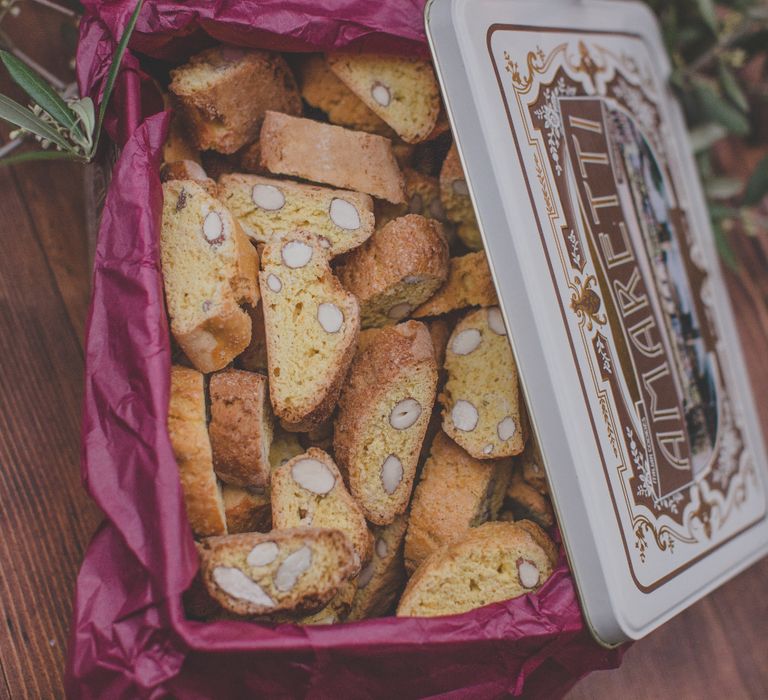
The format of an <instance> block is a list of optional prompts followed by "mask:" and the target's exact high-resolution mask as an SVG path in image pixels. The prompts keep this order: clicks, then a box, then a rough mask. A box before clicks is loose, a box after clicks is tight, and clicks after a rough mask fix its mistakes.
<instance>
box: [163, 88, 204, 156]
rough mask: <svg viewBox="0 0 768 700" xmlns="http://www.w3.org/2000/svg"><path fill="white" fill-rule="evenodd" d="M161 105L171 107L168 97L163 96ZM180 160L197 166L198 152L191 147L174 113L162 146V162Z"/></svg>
mask: <svg viewBox="0 0 768 700" xmlns="http://www.w3.org/2000/svg"><path fill="white" fill-rule="evenodd" d="M163 104H164V106H165V108H166V109H171V108H172V107H173V104H172V102H171V96H170V95H167V94H164V95H163ZM180 160H188V161H192V162H194V163H198V164H199V163H200V152H199V151H198V150H197V149H196V148H195V147H194V146H193V145H192V141H191V139H190V138H189V134H188V133H187V130H186V128H185V127H184V124H183V122H182V120H181V118H180V117H179V115H178V113H176V112H174V113H173V114H172V115H171V122H170V124H169V125H168V136H167V137H166V139H165V143H164V144H163V162H164V163H173V162H176V161H180Z"/></svg>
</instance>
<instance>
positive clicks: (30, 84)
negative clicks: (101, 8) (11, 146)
mask: <svg viewBox="0 0 768 700" xmlns="http://www.w3.org/2000/svg"><path fill="white" fill-rule="evenodd" d="M143 4H144V0H138V2H137V3H136V7H135V8H134V10H133V12H132V13H131V16H130V18H129V20H128V24H127V25H126V27H125V30H124V31H123V34H122V36H121V37H120V41H119V43H118V45H117V48H116V49H115V55H114V58H113V60H112V63H111V65H110V67H109V72H108V73H107V79H106V82H105V85H104V90H103V94H102V98H101V104H100V105H99V112H98V117H97V116H96V110H95V108H94V104H93V100H92V99H91V98H90V97H87V96H86V97H81V98H79V99H75V100H70V101H69V102H68V101H67V100H65V99H64V98H63V97H62V96H61V95H60V94H59V93H58V92H57V91H56V90H55V89H54V88H53V87H51V85H49V83H48V82H47V81H46V80H45V79H44V78H43V77H42V76H41V75H40V74H39V73H37V71H35V70H33V69H32V68H30V67H29V66H28V65H27V64H26V63H24V62H23V61H21V60H19V59H18V58H16V56H14V55H13V54H11V53H8V52H7V51H0V60H2V63H3V64H4V65H5V67H6V69H7V70H8V72H9V73H10V75H11V78H12V79H13V80H14V82H15V83H17V84H18V85H19V86H20V87H21V88H22V89H23V90H24V91H25V92H26V93H27V95H29V97H30V99H31V100H32V106H31V108H28V107H25V106H23V105H21V104H19V103H18V102H15V101H14V100H12V99H10V98H9V97H5V96H4V95H0V119H4V120H6V121H8V122H10V123H11V124H13V125H14V126H17V127H19V128H20V129H22V130H23V131H25V132H28V133H30V134H34V135H35V136H36V137H37V138H38V139H39V140H40V141H42V142H43V145H44V146H45V145H46V143H47V142H50V143H52V144H54V145H55V146H56V151H45V150H44V151H34V152H27V153H22V154H18V155H15V156H10V157H7V158H3V159H2V160H0V166H3V165H11V164H13V163H21V162H24V161H31V160H54V159H60V158H64V159H67V158H68V159H70V160H80V161H82V162H88V161H90V160H92V159H93V157H94V155H95V153H96V148H97V147H98V143H99V136H100V134H101V129H102V125H103V123H104V117H105V116H106V112H107V105H108V103H109V99H110V97H111V96H112V91H113V90H114V87H115V82H116V80H117V76H118V73H119V71H120V66H121V64H122V62H123V57H124V56H125V52H126V50H127V48H128V42H129V40H130V38H131V34H132V33H133V29H134V27H135V26H136V22H137V20H138V18H139V13H140V12H141V8H142V6H143Z"/></svg>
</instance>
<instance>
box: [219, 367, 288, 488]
mask: <svg viewBox="0 0 768 700" xmlns="http://www.w3.org/2000/svg"><path fill="white" fill-rule="evenodd" d="M208 391H209V394H210V400H211V423H210V426H209V428H208V431H209V434H210V436H211V447H212V448H213V466H214V468H215V470H216V474H217V475H218V476H219V478H220V479H221V480H222V481H224V482H226V483H228V484H232V485H233V486H250V487H257V488H264V487H266V486H268V485H269V475H270V471H271V467H270V463H269V448H270V446H271V444H272V434H273V426H272V407H271V406H270V404H269V393H268V389H267V378H266V377H265V376H264V375H262V374H257V373H255V372H246V371H244V370H240V369H227V370H224V371H222V372H216V374H214V375H212V376H211V380H210V385H209V389H208Z"/></svg>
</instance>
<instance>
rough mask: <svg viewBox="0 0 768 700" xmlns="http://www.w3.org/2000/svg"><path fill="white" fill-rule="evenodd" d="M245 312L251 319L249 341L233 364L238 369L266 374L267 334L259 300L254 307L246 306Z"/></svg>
mask: <svg viewBox="0 0 768 700" xmlns="http://www.w3.org/2000/svg"><path fill="white" fill-rule="evenodd" d="M245 310H246V312H247V313H248V315H249V316H250V317H251V340H250V342H249V343H248V347H247V348H245V350H243V352H242V353H240V355H238V357H237V360H236V361H235V362H236V364H237V367H238V368H240V369H247V370H248V371H250V372H264V373H266V371H267V367H268V366H269V365H268V362H267V334H266V331H265V330H264V311H263V309H262V306H261V300H259V303H258V304H256V306H247V307H246V308H245Z"/></svg>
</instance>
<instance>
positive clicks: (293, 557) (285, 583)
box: [275, 545, 312, 592]
mask: <svg viewBox="0 0 768 700" xmlns="http://www.w3.org/2000/svg"><path fill="white" fill-rule="evenodd" d="M311 565H312V550H311V549H310V548H309V547H307V545H304V546H303V547H301V548H300V549H297V550H296V551H295V552H294V553H293V554H289V555H288V556H287V557H286V558H285V559H284V560H283V563H282V564H280V567H279V568H278V570H277V573H276V574H275V587H276V588H277V590H278V591H283V592H286V591H290V590H291V589H292V588H293V587H294V586H295V585H296V581H298V579H299V576H301V575H302V574H303V573H304V572H305V571H306V570H307V569H308V568H309V567H310V566H311Z"/></svg>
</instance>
